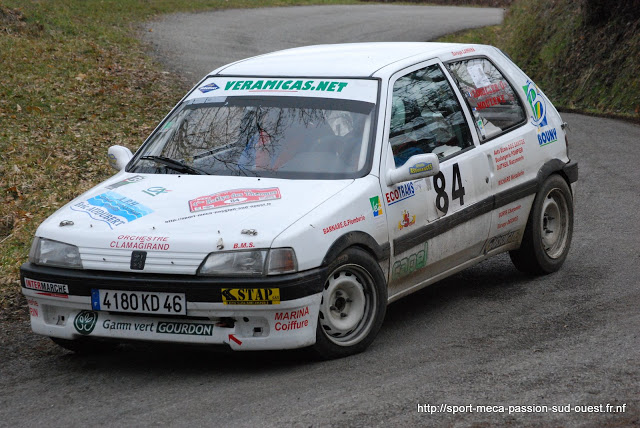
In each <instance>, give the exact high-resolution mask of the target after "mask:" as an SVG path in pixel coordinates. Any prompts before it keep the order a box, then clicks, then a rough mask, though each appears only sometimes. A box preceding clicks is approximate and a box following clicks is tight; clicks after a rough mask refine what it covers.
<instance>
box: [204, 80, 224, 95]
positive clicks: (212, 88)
mask: <svg viewBox="0 0 640 428" xmlns="http://www.w3.org/2000/svg"><path fill="white" fill-rule="evenodd" d="M199 89H200V92H202V93H203V94H206V93H207V92H211V91H215V90H216V89H220V86H218V85H216V84H215V83H213V82H211V83H209V84H208V85H204V86H203V87H202V88H199Z"/></svg>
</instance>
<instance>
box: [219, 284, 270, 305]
mask: <svg viewBox="0 0 640 428" xmlns="http://www.w3.org/2000/svg"><path fill="white" fill-rule="evenodd" d="M221 293H222V303H224V304H225V305H278V304H280V289H279V288H223V289H222V290H221Z"/></svg>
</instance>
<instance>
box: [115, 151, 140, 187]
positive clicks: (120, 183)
mask: <svg viewBox="0 0 640 428" xmlns="http://www.w3.org/2000/svg"><path fill="white" fill-rule="evenodd" d="M114 162H115V156H114ZM142 180H144V177H143V176H142V175H134V176H133V177H129V178H127V179H124V180H122V181H117V182H115V183H113V184H110V185H108V186H107V189H112V190H113V189H117V188H118V187H122V186H125V185H127V184H132V183H137V182H139V181H142Z"/></svg>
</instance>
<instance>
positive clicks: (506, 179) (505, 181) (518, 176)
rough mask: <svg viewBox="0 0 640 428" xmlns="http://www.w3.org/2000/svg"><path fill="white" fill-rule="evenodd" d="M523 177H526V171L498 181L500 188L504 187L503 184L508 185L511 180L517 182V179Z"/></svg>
mask: <svg viewBox="0 0 640 428" xmlns="http://www.w3.org/2000/svg"><path fill="white" fill-rule="evenodd" d="M523 175H524V171H518V172H516V173H515V174H511V175H507V176H506V177H504V178H501V179H500V180H498V186H502V185H503V184H506V183H508V182H510V181H511V180H515V179H516V178H520V177H522V176H523Z"/></svg>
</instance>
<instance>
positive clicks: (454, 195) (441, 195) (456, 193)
mask: <svg viewBox="0 0 640 428" xmlns="http://www.w3.org/2000/svg"><path fill="white" fill-rule="evenodd" d="M433 187H434V189H435V191H436V208H438V211H440V212H442V213H443V214H446V213H447V212H448V211H449V194H448V193H447V181H446V179H445V178H444V174H443V173H442V171H440V172H439V173H437V174H436V175H434V176H433ZM464 195H465V192H464V186H463V185H462V177H461V175H460V166H459V165H458V164H457V163H455V164H453V180H452V183H451V200H452V201H455V200H456V199H460V205H461V206H462V205H464Z"/></svg>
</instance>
